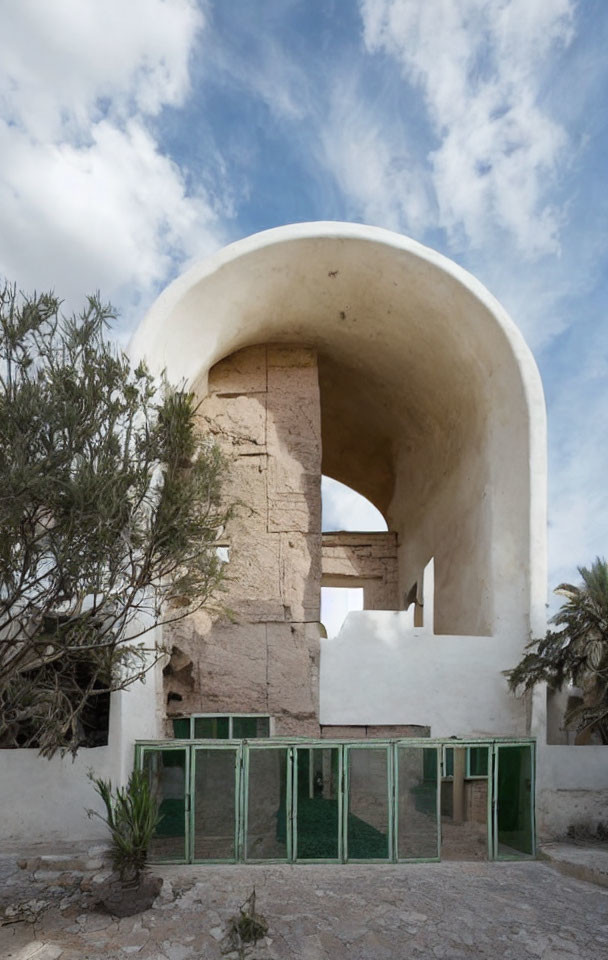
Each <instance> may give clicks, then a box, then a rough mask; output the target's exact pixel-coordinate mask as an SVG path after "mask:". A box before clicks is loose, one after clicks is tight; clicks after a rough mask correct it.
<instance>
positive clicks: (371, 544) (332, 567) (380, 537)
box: [321, 531, 402, 610]
mask: <svg viewBox="0 0 608 960" xmlns="http://www.w3.org/2000/svg"><path fill="white" fill-rule="evenodd" d="M321 570H322V578H323V579H322V584H323V586H324V587H363V605H364V609H365V610H399V609H400V608H401V606H402V605H401V604H400V603H399V592H398V582H397V580H398V575H397V570H398V568H397V534H396V533H388V532H387V533H351V532H345V531H340V532H337V533H324V534H323V536H322V546H321Z"/></svg>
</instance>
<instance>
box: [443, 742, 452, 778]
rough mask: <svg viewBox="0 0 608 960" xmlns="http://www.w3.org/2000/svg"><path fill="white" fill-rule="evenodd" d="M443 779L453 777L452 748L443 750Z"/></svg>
mask: <svg viewBox="0 0 608 960" xmlns="http://www.w3.org/2000/svg"><path fill="white" fill-rule="evenodd" d="M443 775H444V777H453V776H454V748H453V747H446V748H445V770H444V771H443Z"/></svg>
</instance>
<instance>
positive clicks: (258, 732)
mask: <svg viewBox="0 0 608 960" xmlns="http://www.w3.org/2000/svg"><path fill="white" fill-rule="evenodd" d="M269 735H270V720H269V718H268V717H233V718H232V736H233V737H234V738H235V740H253V739H255V738H257V737H268V736H269Z"/></svg>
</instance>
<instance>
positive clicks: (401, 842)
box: [397, 747, 439, 860]
mask: <svg viewBox="0 0 608 960" xmlns="http://www.w3.org/2000/svg"><path fill="white" fill-rule="evenodd" d="M433 756H434V764H432V763H431V759H432V757H433ZM432 766H434V769H435V776H434V778H432V776H429V774H430V773H431V769H432ZM397 771H398V775H397V803H398V807H397V814H398V816H397V856H398V857H399V859H400V860H418V859H425V858H433V857H438V856H439V833H438V825H437V771H438V764H437V751H436V750H428V749H427V750H419V749H417V748H416V747H399V748H398V750H397Z"/></svg>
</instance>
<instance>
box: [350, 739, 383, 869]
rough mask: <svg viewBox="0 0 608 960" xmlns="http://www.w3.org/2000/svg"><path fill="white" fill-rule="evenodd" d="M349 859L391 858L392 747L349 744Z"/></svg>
mask: <svg viewBox="0 0 608 960" xmlns="http://www.w3.org/2000/svg"><path fill="white" fill-rule="evenodd" d="M346 756H347V805H346V809H347V811H348V818H347V831H346V850H347V854H346V856H347V859H348V860H388V858H389V835H390V829H391V828H390V813H389V804H390V792H389V750H388V747H372V746H357V747H351V746H349V747H347V748H346Z"/></svg>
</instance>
